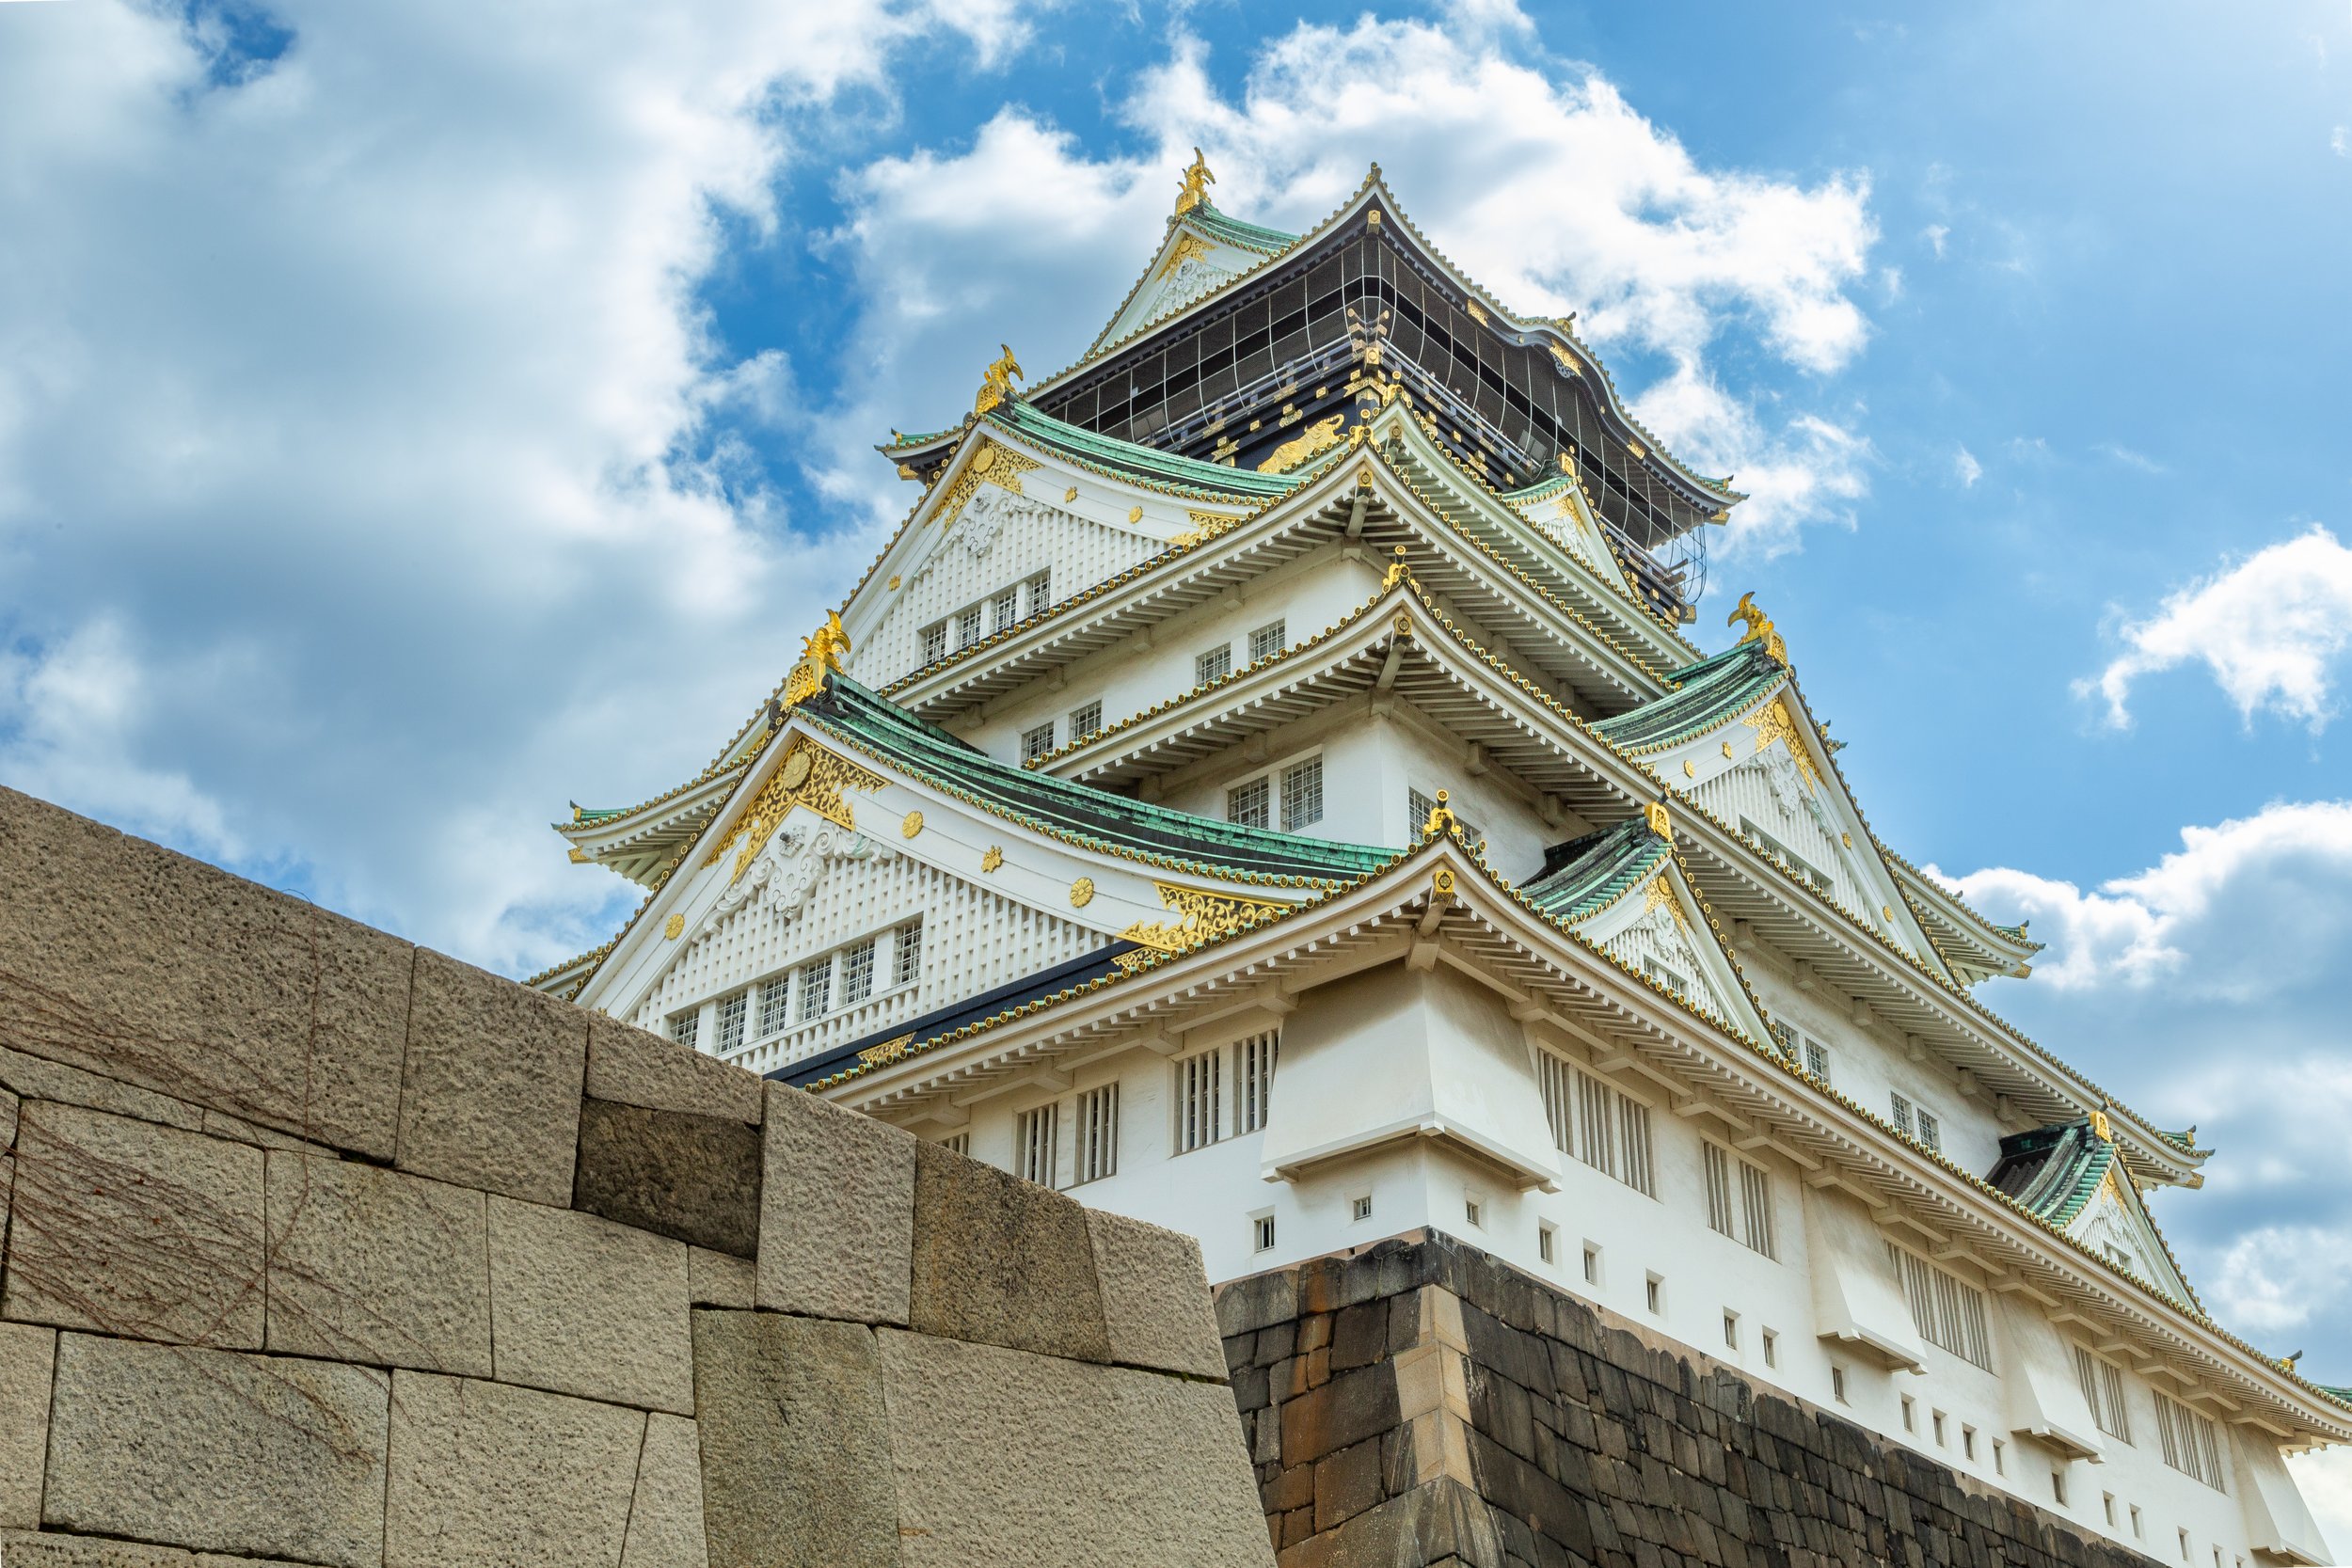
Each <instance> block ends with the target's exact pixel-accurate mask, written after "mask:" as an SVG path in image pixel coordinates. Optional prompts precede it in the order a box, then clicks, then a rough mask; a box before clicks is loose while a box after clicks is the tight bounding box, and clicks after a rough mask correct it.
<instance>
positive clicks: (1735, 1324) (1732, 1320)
mask: <svg viewBox="0 0 2352 1568" xmlns="http://www.w3.org/2000/svg"><path fill="white" fill-rule="evenodd" d="M1739 1348H1740V1314H1739V1313H1737V1312H1726V1313H1724V1349H1725V1350H1738V1349H1739Z"/></svg>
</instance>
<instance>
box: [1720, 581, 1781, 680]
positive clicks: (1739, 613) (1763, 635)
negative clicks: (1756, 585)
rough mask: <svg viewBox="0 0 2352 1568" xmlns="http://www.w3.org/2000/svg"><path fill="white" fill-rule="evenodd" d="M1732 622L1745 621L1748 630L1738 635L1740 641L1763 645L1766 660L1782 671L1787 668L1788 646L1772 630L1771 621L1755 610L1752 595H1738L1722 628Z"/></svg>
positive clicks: (1753, 596)
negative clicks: (1738, 597)
mask: <svg viewBox="0 0 2352 1568" xmlns="http://www.w3.org/2000/svg"><path fill="white" fill-rule="evenodd" d="M1734 621H1745V622H1746V623H1747V626H1748V629H1747V630H1746V631H1745V632H1742V633H1741V634H1740V641H1742V642H1761V643H1763V644H1764V657H1766V658H1769V659H1771V660H1772V662H1773V663H1774V664H1777V665H1779V666H1780V667H1781V668H1782V669H1784V670H1786V669H1788V644H1787V643H1786V642H1783V641H1781V640H1780V633H1778V632H1776V631H1774V630H1773V629H1772V621H1771V619H1770V618H1769V617H1767V616H1766V615H1765V613H1764V612H1763V611H1762V610H1758V609H1756V595H1755V594H1752V593H1751V594H1740V602H1739V603H1738V604H1737V605H1735V606H1733V607H1732V611H1731V613H1730V614H1728V615H1726V616H1724V626H1729V625H1731V624H1732V623H1733V622H1734Z"/></svg>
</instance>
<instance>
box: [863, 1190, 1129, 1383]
mask: <svg viewBox="0 0 2352 1568" xmlns="http://www.w3.org/2000/svg"><path fill="white" fill-rule="evenodd" d="M909 1305H910V1308H911V1310H912V1313H913V1317H912V1319H911V1322H912V1324H913V1326H914V1327H915V1328H916V1329H919V1330H920V1331H922V1332H923V1333H926V1334H938V1335H944V1336H946V1338H952V1339H974V1340H978V1341H980V1342H981V1343H984V1344H991V1345H1005V1346H1009V1347H1010V1348H1012V1349H1014V1350H1026V1351H1035V1352H1036V1353H1038V1354H1041V1355H1064V1356H1071V1357H1073V1358H1075V1359H1078V1360H1081V1361H1108V1360H1109V1359H1110V1358H1111V1346H1110V1334H1109V1330H1108V1329H1107V1328H1106V1327H1105V1326H1104V1321H1103V1297H1102V1292H1101V1290H1100V1288H1099V1287H1098V1285H1097V1284H1096V1281H1095V1275H1094V1242H1093V1239H1092V1237H1091V1236H1090V1235H1089V1231H1088V1227H1087V1216H1086V1211H1085V1210H1084V1209H1082V1208H1080V1207H1079V1206H1078V1205H1077V1204H1076V1203H1074V1202H1073V1201H1072V1200H1071V1199H1069V1198H1067V1197H1064V1196H1062V1195H1061V1194H1059V1193H1056V1192H1048V1191H1047V1190H1046V1189H1045V1188H1043V1187H1040V1186H1037V1185H1035V1184H1033V1183H1031V1182H1027V1181H1024V1180H1021V1179H1020V1178H1019V1177H1016V1176H1012V1175H1009V1174H1008V1173H1006V1172H1004V1171H1000V1170H998V1169H996V1168H995V1167H994V1166H993V1165H984V1164H980V1163H979V1162H978V1161H977V1160H967V1159H965V1158H964V1157H963V1156H962V1155H961V1154H956V1153H953V1152H951V1151H949V1150H947V1149H946V1148H941V1147H940V1146H939V1145H937V1144H931V1143H925V1144H918V1145H917V1146H916V1148H915V1163H914V1274H913V1281H912V1295H911V1299H910V1303H909Z"/></svg>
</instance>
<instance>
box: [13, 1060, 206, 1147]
mask: <svg viewBox="0 0 2352 1568" xmlns="http://www.w3.org/2000/svg"><path fill="white" fill-rule="evenodd" d="M0 1084H5V1085H8V1088H9V1089H10V1090H11V1091H13V1093H14V1096H15V1098H16V1099H18V1100H20V1101H22V1100H54V1101H57V1103H59V1104H61V1105H81V1106H86V1107H87V1108H88V1109H90V1110H93V1111H111V1112H112V1113H114V1114H115V1115H116V1116H119V1117H135V1118H136V1119H137V1120H140V1121H155V1122H161V1123H163V1125H165V1126H166V1127H180V1128H185V1129H186V1130H187V1131H189V1132H202V1131H203V1130H204V1107H202V1106H201V1105H191V1104H189V1103H188V1102H187V1101H184V1100H174V1099H172V1098H171V1096H169V1095H167V1094H157V1093H156V1092H155V1091H154V1090H153V1089H142V1088H140V1087H139V1086H138V1085H135V1084H125V1083H123V1082H122V1081H121V1080H120V1079H118V1078H108V1077H106V1076H104V1075H103V1074H101V1073H96V1072H87V1071H85V1070H83V1069H80V1068H78V1067H72V1066H69V1065H68V1064H66V1063H64V1062H53V1061H50V1060H48V1059H47V1058H45V1057H41V1056H34V1055H30V1054H28V1053H24V1052H22V1051H7V1050H0Z"/></svg>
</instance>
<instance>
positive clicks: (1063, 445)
mask: <svg viewBox="0 0 2352 1568" xmlns="http://www.w3.org/2000/svg"><path fill="white" fill-rule="evenodd" d="M979 418H980V419H982V420H987V421H988V422H989V423H990V424H993V425H995V426H996V427H998V428H999V429H1001V430H1004V431H1007V432H1009V433H1010V434H1012V435H1015V436H1025V437H1026V438H1028V439H1029V440H1031V441H1035V442H1038V443H1040V444H1041V445H1043V446H1046V447H1050V448H1052V449H1053V450H1054V451H1058V452H1061V453H1062V454H1063V455H1064V456H1067V457H1070V458H1073V459H1074V460H1076V461H1077V462H1079V463H1083V464H1086V465H1088V466H1089V467H1097V468H1099V469H1101V470H1103V471H1104V472H1108V473H1113V474H1119V475H1122V476H1124V477H1126V478H1130V479H1134V480H1136V481H1139V482H1140V483H1146V484H1163V485H1169V486H1172V487H1175V488H1176V489H1177V490H1178V491H1180V492H1183V493H1190V494H1196V495H1199V496H1201V497H1203V498H1209V499H1249V500H1257V501H1263V500H1269V499H1273V498H1274V497H1276V496H1283V495H1288V494H1289V493H1290V492H1291V491H1293V490H1295V489H1296V488H1298V486H1299V485H1300V484H1302V483H1305V482H1306V477H1307V476H1306V474H1305V473H1304V472H1292V473H1279V474H1270V473H1261V472H1260V471H1258V470H1257V469H1255V468H1233V467H1226V466H1225V465H1224V464H1222V463H1208V462H1203V461H1202V460H1201V459H1200V458H1197V457H1185V456H1184V455H1183V454H1182V453H1179V452H1172V451H1161V450H1160V449H1159V448H1157V447H1147V446H1141V445H1138V444H1137V443H1136V442H1134V441H1122V440H1120V439H1119V438H1118V437H1116V436H1104V435H1100V434H1098V433H1096V432H1094V431H1091V430H1083V429H1081V428H1079V427H1078V426H1076V425H1074V424H1066V423H1064V422H1063V421H1062V420H1057V419H1056V418H1054V417H1053V416H1052V415H1051V414H1047V413H1044V412H1042V411H1041V410H1040V409H1038V408H1036V407H1035V406H1033V405H1032V404H1027V403H1025V402H1023V401H1022V400H1021V399H1019V398H1008V399H1007V400H1006V401H1005V402H1003V403H1000V404H997V405H996V406H995V407H993V408H992V409H990V410H989V411H988V412H987V413H985V414H982V415H980V416H979Z"/></svg>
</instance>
